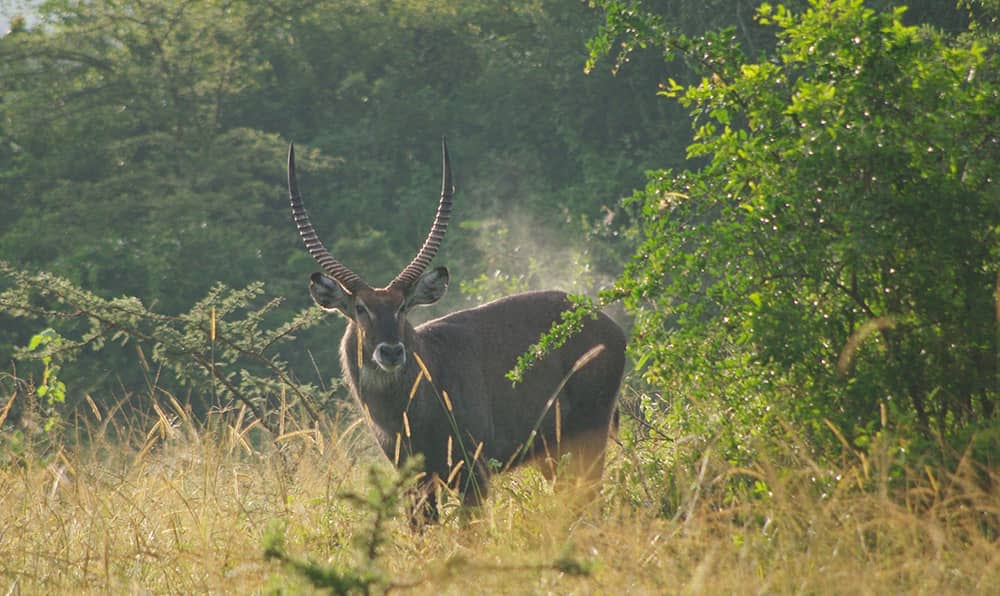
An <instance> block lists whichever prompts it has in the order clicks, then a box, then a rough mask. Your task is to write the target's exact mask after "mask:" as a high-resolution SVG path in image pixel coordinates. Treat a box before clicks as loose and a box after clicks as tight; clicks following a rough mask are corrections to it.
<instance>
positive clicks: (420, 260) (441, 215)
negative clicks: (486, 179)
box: [389, 137, 455, 287]
mask: <svg viewBox="0 0 1000 596" xmlns="http://www.w3.org/2000/svg"><path fill="white" fill-rule="evenodd" d="M441 159H442V161H443V165H442V166H441V201H440V202H439V203H438V208H437V213H436V214H435V215H434V223H433V224H431V230H430V232H428V233H427V238H426V239H425V240H424V244H423V246H421V247H420V250H419V251H418V252H417V255H416V256H415V257H413V260H412V261H410V264H409V265H407V266H406V269H403V271H402V272H401V273H400V274H399V275H397V276H396V279H394V280H392V283H391V284H389V286H390V287H393V286H395V287H405V286H408V285H410V284H412V283H413V282H415V281H416V280H417V278H419V277H420V276H421V275H422V274H423V273H424V270H426V269H427V266H428V265H430V263H431V259H433V258H434V255H435V254H437V250H438V248H439V247H440V246H441V241H442V240H443V239H444V233H445V231H447V229H448V221H449V220H450V219H451V198H452V196H454V194H455V185H454V184H453V183H452V180H451V160H450V159H449V158H448V143H447V142H446V141H445V139H444V138H443V137H442V138H441Z"/></svg>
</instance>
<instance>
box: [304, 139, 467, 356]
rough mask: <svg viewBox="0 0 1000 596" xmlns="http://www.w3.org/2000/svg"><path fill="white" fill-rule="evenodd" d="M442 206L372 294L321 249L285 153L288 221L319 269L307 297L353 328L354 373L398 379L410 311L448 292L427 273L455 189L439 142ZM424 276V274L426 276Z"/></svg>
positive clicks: (443, 279)
mask: <svg viewBox="0 0 1000 596" xmlns="http://www.w3.org/2000/svg"><path fill="white" fill-rule="evenodd" d="M441 154H442V161H443V166H442V174H441V200H440V202H439V203H438V208H437V213H436V214H435V216H434V223H433V224H432V225H431V229H430V232H428V234H427V238H426V239H425V240H424V243H423V245H422V246H421V247H420V250H419V251H417V254H416V256H414V257H413V260H412V261H410V264H409V265H407V266H406V267H405V268H404V269H403V270H402V271H401V272H400V273H399V275H397V276H396V277H395V279H393V280H392V281H391V282H390V283H389V285H387V286H385V287H384V288H372V287H371V286H370V285H368V284H367V283H365V281H364V280H362V279H361V278H360V277H359V276H358V275H357V274H356V273H354V272H353V271H351V270H350V269H348V268H347V267H345V266H344V265H342V264H341V263H340V262H339V261H337V260H336V259H335V258H333V255H331V254H330V251H328V250H327V249H326V247H325V246H323V243H322V242H321V241H320V239H319V237H318V236H317V234H316V231H315V230H314V229H313V226H312V223H310V221H309V215H308V214H307V213H306V210H305V207H304V206H303V204H302V196H301V194H300V193H299V189H298V180H297V179H296V176H295V147H294V146H293V145H290V146H289V148H288V196H289V200H290V201H291V205H292V216H293V217H294V219H295V225H296V227H298V230H299V235H300V236H301V237H302V240H303V242H305V245H306V248H307V249H308V250H309V254H311V255H312V256H313V258H314V259H315V260H316V262H317V263H318V264H319V265H320V267H322V268H323V271H321V272H316V273H313V274H312V276H311V277H310V281H309V293H310V294H311V295H312V298H313V300H314V301H315V302H316V304H317V305H319V306H320V308H322V309H324V310H327V311H337V312H339V313H341V314H342V315H344V316H345V317H347V319H348V320H349V321H350V322H351V323H352V324H353V325H354V326H355V332H356V334H357V337H358V338H359V339H358V346H359V348H360V354H359V357H358V364H359V368H360V367H361V365H362V364H367V363H368V362H371V363H372V364H374V365H375V367H377V369H378V370H381V371H384V372H385V373H390V374H392V373H398V372H400V371H401V370H402V369H403V367H404V365H405V364H406V361H407V358H408V357H409V355H408V354H407V352H408V351H409V350H410V349H412V347H411V346H412V337H413V327H412V325H411V324H410V323H409V321H408V320H407V314H408V313H409V311H410V309H411V308H413V307H415V306H424V305H428V304H434V303H435V302H437V301H438V300H440V299H441V297H442V296H444V293H445V291H446V290H447V289H448V269H447V268H445V267H437V268H435V269H432V270H430V271H426V270H427V267H428V265H429V264H430V262H431V259H433V258H434V255H435V254H436V253H437V250H438V248H439V247H440V246H441V241H442V239H443V238H444V234H445V231H446V230H447V228H448V221H449V219H450V218H451V199H452V196H453V195H454V193H455V188H454V185H453V183H452V178H451V163H450V160H449V158H448V146H447V144H446V143H445V141H444V140H442V141H441ZM425 271H426V273H425Z"/></svg>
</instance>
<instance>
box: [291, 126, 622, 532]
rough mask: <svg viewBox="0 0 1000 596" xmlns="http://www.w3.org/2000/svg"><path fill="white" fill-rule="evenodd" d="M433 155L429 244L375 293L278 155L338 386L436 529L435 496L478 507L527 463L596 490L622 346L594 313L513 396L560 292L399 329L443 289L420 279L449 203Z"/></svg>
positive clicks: (443, 275) (429, 278) (564, 304)
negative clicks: (501, 474)
mask: <svg viewBox="0 0 1000 596" xmlns="http://www.w3.org/2000/svg"><path fill="white" fill-rule="evenodd" d="M441 151H442V159H443V166H442V181H441V200H440V202H439V203H438V208H437V214H436V215H435V217H434V223H433V225H432V226H431V229H430V232H429V233H428V235H427V238H426V239H425V240H424V243H423V246H422V247H421V248H420V250H419V251H418V252H417V254H416V256H415V257H414V258H413V260H412V261H411V262H410V264H409V265H407V266H406V267H405V268H404V269H403V271H402V272H401V273H400V274H399V275H397V276H396V278H395V279H393V280H392V281H391V282H390V283H389V285H387V286H385V287H384V288H377V289H376V288H372V287H371V286H369V285H368V284H367V283H365V282H364V281H363V280H362V279H361V278H360V277H359V276H358V275H356V274H355V273H354V272H353V271H351V270H350V269H348V268H347V267H345V266H344V265H342V264H341V263H340V262H338V261H337V260H336V259H334V258H333V255H331V254H330V252H329V251H328V250H327V249H326V248H325V247H324V246H323V243H322V242H321V241H320V240H319V238H318V236H317V235H316V231H315V230H314V228H313V226H312V224H311V223H310V221H309V216H308V215H307V214H306V210H305V207H304V206H303V204H302V197H301V195H300V194H299V189H298V181H297V178H296V175H295V148H294V146H289V149H288V194H289V198H290V201H291V205H292V215H293V217H294V219H295V224H296V226H297V227H298V230H299V234H300V235H301V236H302V240H303V241H304V242H305V245H306V248H307V249H308V250H309V253H310V254H311V255H312V256H313V258H315V259H316V262H317V263H319V265H320V266H321V267H322V268H323V271H322V272H318V273H313V274H312V276H311V278H310V284H309V291H310V293H311V295H312V298H313V300H315V301H316V304H318V305H319V306H320V307H321V308H323V309H324V310H327V311H337V312H339V313H340V314H342V315H343V316H344V317H346V318H347V322H348V324H347V330H346V332H345V333H344V338H343V340H342V341H341V344H340V360H341V362H340V364H341V368H342V370H343V374H344V379H345V382H346V384H347V386H348V387H349V389H350V392H351V393H352V394H353V396H354V397H355V398H356V399H357V401H358V403H359V404H360V406H361V409H362V411H363V412H364V415H365V418H366V419H367V421H368V424H369V425H370V427H371V429H372V430H373V431H374V433H375V437H376V439H377V440H378V443H379V445H380V446H381V448H382V450H383V451H384V452H385V454H386V456H388V457H389V459H390V460H392V461H393V462H394V463H395V464H396V465H400V464H402V463H403V462H405V461H406V460H407V459H408V458H410V457H411V456H413V455H416V454H422V455H423V458H424V472H425V473H424V475H423V476H422V479H421V481H420V484H419V487H418V494H419V497H420V499H421V503H422V506H421V507H420V509H419V510H417V511H416V512H415V513H414V516H415V517H414V518H413V520H414V521H420V520H421V519H431V520H433V519H436V517H437V507H436V501H435V492H436V488H437V486H440V485H443V486H447V487H449V488H455V489H457V490H458V491H459V492H460V493H461V494H462V495H463V501H464V503H466V504H478V503H479V502H480V501H481V500H482V499H483V497H484V496H485V495H486V490H487V484H488V479H489V475H490V473H491V472H493V471H496V470H498V469H500V470H503V469H507V468H510V467H513V466H516V465H519V464H520V463H522V462H525V461H532V460H534V461H536V462H539V463H540V464H541V466H540V467H541V468H542V471H543V472H544V473H546V475H547V476H549V477H550V478H551V477H552V474H553V473H554V471H555V468H554V467H553V465H554V462H560V460H561V461H562V462H563V463H562V468H560V469H566V470H567V471H568V472H569V473H570V477H573V478H575V479H577V480H582V481H583V482H585V483H588V484H590V485H591V487H594V486H596V485H597V483H598V482H599V481H600V477H601V472H602V470H603V466H604V449H605V444H606V443H607V439H608V434H609V431H610V430H611V427H612V424H613V420H614V419H615V415H616V404H617V398H618V389H619V385H620V383H621V379H622V372H623V369H624V366H625V335H624V333H623V332H622V329H621V328H620V327H619V326H618V325H617V324H615V322H614V321H612V320H611V319H610V318H609V317H607V316H606V315H605V314H603V313H599V314H598V315H597V317H596V318H595V319H593V320H588V321H587V322H586V323H585V324H584V326H583V329H582V330H581V331H580V332H578V333H576V334H575V335H573V336H572V337H571V338H570V339H569V340H568V341H567V342H566V344H565V345H564V346H563V347H561V348H559V349H558V350H555V351H554V352H552V353H550V354H548V355H547V356H545V357H544V358H543V359H541V360H540V361H539V362H537V363H536V364H535V365H534V367H533V368H531V369H529V370H528V371H527V373H526V374H525V376H524V378H523V380H522V381H521V382H520V383H518V384H516V385H513V384H512V383H511V382H510V381H509V380H508V379H507V378H506V377H505V373H506V372H507V371H509V370H510V369H511V368H513V367H514V364H515V362H516V360H517V357H518V356H519V355H520V354H522V353H524V352H526V351H527V350H528V349H529V347H530V346H531V345H532V344H533V343H535V342H537V341H538V339H539V337H540V336H541V335H542V334H543V333H544V332H545V331H547V330H548V329H549V328H550V327H551V325H552V324H553V322H555V321H558V320H559V319H560V314H561V313H562V312H563V311H565V310H567V309H569V308H570V303H569V301H568V300H567V299H566V295H565V294H564V293H562V292H556V291H543V292H529V293H524V294H517V295H514V296H508V297H506V298H501V299H499V300H496V301H494V302H490V303H488V304H484V305H482V306H478V307H475V308H470V309H467V310H461V311H458V312H454V313H452V314H449V315H447V316H444V317H441V318H439V319H435V320H433V321H430V322H427V323H424V324H422V325H420V326H418V327H414V326H413V325H412V324H410V322H409V321H408V320H407V315H408V314H409V312H410V309H412V308H413V307H415V306H424V305H428V304H433V303H435V302H437V301H438V300H439V299H440V298H441V297H442V296H443V295H444V293H445V290H447V288H448V270H447V269H446V268H445V267H437V268H435V269H431V270H430V271H426V270H427V268H428V265H430V262H431V259H433V258H434V255H435V253H436V252H437V250H438V247H439V246H440V245H441V240H442V239H443V238H444V234H445V230H446V228H447V226H448V221H449V219H450V218H451V206H452V196H453V195H454V192H455V189H454V186H453V184H452V174H451V162H450V160H449V157H448V147H447V144H446V143H445V142H444V141H443V140H442V143H441ZM425 271H426V272H425ZM565 454H568V456H567V457H565V458H562V456H563V455H565ZM546 462H547V464H546ZM557 483H558V481H557Z"/></svg>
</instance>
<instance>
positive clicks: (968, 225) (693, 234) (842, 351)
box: [591, 0, 1000, 445]
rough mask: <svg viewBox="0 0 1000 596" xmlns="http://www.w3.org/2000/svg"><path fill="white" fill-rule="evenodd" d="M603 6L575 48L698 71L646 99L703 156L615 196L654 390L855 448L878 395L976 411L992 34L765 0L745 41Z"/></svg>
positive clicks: (639, 351)
mask: <svg viewBox="0 0 1000 596" xmlns="http://www.w3.org/2000/svg"><path fill="white" fill-rule="evenodd" d="M602 4H603V7H604V10H605V11H606V14H607V15H608V21H607V26H606V27H605V28H604V29H603V30H602V31H601V32H600V33H599V35H598V36H597V38H596V39H595V41H593V42H592V43H591V48H592V57H593V58H598V57H600V56H601V55H604V54H606V53H609V52H610V51H611V48H612V47H621V48H623V53H621V54H618V62H619V63H621V62H622V61H623V59H624V58H625V57H626V56H627V53H628V51H629V50H631V49H632V48H633V47H637V46H639V45H650V46H653V47H658V48H660V49H662V51H663V53H664V54H665V55H666V56H667V57H668V58H672V57H675V56H682V57H685V58H687V59H688V62H689V63H691V64H693V65H694V67H695V68H697V69H698V71H699V72H700V78H699V79H697V80H695V81H693V82H692V83H690V84H684V83H679V82H676V81H673V80H670V81H669V82H668V83H666V84H665V85H664V87H663V89H662V92H661V95H663V96H666V97H669V98H674V99H676V100H677V101H679V102H680V103H681V105H683V106H684V107H685V108H687V109H688V110H689V113H690V116H691V121H692V125H693V130H694V136H693V142H692V143H691V144H689V145H688V148H687V154H688V157H689V158H690V159H691V160H694V161H693V163H701V164H703V165H701V166H700V167H697V168H695V169H685V170H679V171H672V170H661V171H656V172H653V173H651V174H650V175H649V179H648V182H647V185H646V187H645V189H644V190H642V191H639V192H637V193H636V194H635V195H634V197H633V199H632V200H633V203H634V204H635V205H636V208H637V209H641V213H642V216H641V224H640V228H641V231H642V236H643V237H644V241H643V243H642V245H641V247H640V248H639V250H638V251H637V252H636V254H635V256H634V257H633V259H632V262H631V263H630V264H629V265H628V267H627V270H626V272H625V274H624V275H623V277H622V278H621V280H620V281H619V283H618V285H617V287H616V291H617V293H618V295H620V296H623V297H624V299H625V301H626V304H627V305H628V306H629V308H630V309H632V310H633V311H634V312H635V314H636V316H637V321H636V329H635V333H634V334H633V339H632V351H633V354H634V355H635V357H636V358H637V361H638V363H639V364H640V366H641V367H642V369H643V373H644V375H645V377H646V378H647V379H648V380H649V381H650V382H652V383H654V384H655V385H656V386H657V387H660V388H662V389H663V399H664V401H663V403H662V404H660V405H659V406H658V407H660V408H661V409H662V408H668V409H669V408H671V407H674V406H668V405H667V404H670V403H671V402H675V404H685V403H687V404H691V403H699V402H700V403H701V404H705V403H708V404H710V409H712V410H715V411H720V412H726V413H728V414H722V418H723V421H722V426H723V427H726V428H729V429H730V430H734V432H733V433H731V434H730V438H732V439H733V440H734V441H736V442H737V443H740V444H743V445H746V444H747V442H748V441H752V438H751V437H752V434H753V432H754V430H753V429H757V430H758V431H759V430H760V429H762V428H765V427H766V426H767V425H766V423H765V422H766V421H767V420H768V419H770V418H772V417H773V416H772V415H773V414H774V413H776V412H777V411H778V410H781V412H782V415H783V416H791V417H792V419H794V420H797V421H799V422H802V423H805V424H806V426H807V428H808V427H809V426H812V428H814V429H815V430H820V429H822V428H823V426H824V422H823V421H824V420H827V421H830V422H831V423H833V424H834V425H835V426H837V427H839V428H841V429H844V430H845V431H846V432H847V434H848V435H849V436H850V437H851V438H852V439H853V440H854V441H855V442H856V443H857V444H863V443H864V441H865V440H867V439H866V438H867V437H869V436H871V434H872V433H873V432H875V431H876V430H877V429H878V425H879V421H880V415H879V407H880V404H881V405H882V406H884V407H886V408H887V410H888V412H889V415H890V416H891V417H892V418H893V420H895V421H897V422H900V423H901V424H903V425H909V426H910V427H911V428H913V429H914V430H917V431H919V432H918V433H916V434H915V435H913V436H914V437H920V436H925V437H928V438H929V435H927V434H926V433H928V432H933V433H935V434H936V435H937V436H938V437H953V436H955V434H956V433H960V432H962V431H963V429H966V428H970V427H971V428H982V427H984V426H988V425H990V424H992V421H994V420H995V417H996V405H997V398H998V395H997V386H996V382H997V372H998V371H997V359H998V353H997V344H998V341H997V332H998V331H997V325H998V321H997V314H996V308H995V304H996V302H995V296H994V292H995V289H996V288H997V287H1000V285H998V282H1000V278H998V271H1000V239H998V235H997V234H998V231H1000V227H998V222H1000V195H998V190H997V183H996V179H995V176H996V169H997V168H996V166H997V163H998V158H1000V137H998V135H997V131H1000V89H998V81H997V66H998V62H997V61H998V57H997V53H996V46H995V45H994V44H993V42H992V41H991V40H990V38H988V37H984V36H980V35H975V34H966V35H962V36H958V37H956V36H951V35H948V34H945V33H942V32H941V31H939V30H935V29H932V28H930V27H917V26H910V25H906V24H904V23H903V20H902V19H903V16H904V9H901V8H899V9H894V10H888V11H876V10H874V9H872V8H869V7H867V6H866V5H865V4H864V3H862V2H861V1H860V0H811V1H810V2H809V6H808V7H807V8H806V9H805V10H800V11H793V10H790V9H788V8H786V7H785V6H782V5H771V4H767V3H764V4H761V6H760V7H759V8H758V10H757V13H756V20H757V22H758V23H759V24H760V25H763V26H768V27H773V28H774V29H775V35H776V40H777V44H776V46H775V49H774V51H773V52H771V53H768V54H766V55H760V56H748V55H747V54H746V52H745V51H744V49H743V47H742V46H741V45H740V44H739V43H738V41H737V39H736V38H735V37H734V35H733V32H732V30H722V31H717V32H710V33H707V34H705V35H702V36H697V37H685V36H683V35H681V34H678V33H677V32H675V31H673V30H672V29H671V28H670V27H669V26H667V25H666V24H665V22H664V20H662V19H661V18H660V17H658V16H657V15H654V14H650V13H648V12H642V11H641V10H640V9H639V8H638V7H636V6H635V5H634V3H633V4H631V5H629V6H627V7H626V6H624V3H619V2H605V3H602ZM619 39H624V40H625V41H623V42H619V41H618V40H619ZM673 411H675V412H676V413H677V416H678V418H679V419H681V420H687V422H688V423H689V424H694V418H695V417H694V416H691V415H690V412H688V409H687V408H686V407H685V406H684V405H679V406H676V408H675V409H674V410H673ZM702 411H703V410H702ZM714 422H718V420H716V421H714ZM698 424H706V422H705V420H704V419H702V420H700V421H698Z"/></svg>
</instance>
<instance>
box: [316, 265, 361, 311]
mask: <svg viewBox="0 0 1000 596" xmlns="http://www.w3.org/2000/svg"><path fill="white" fill-rule="evenodd" d="M309 294H310V295H312V299H313V300H314V301H315V302H316V304H318V305H319V307H320V308H322V309H323V310H326V311H330V310H339V311H340V312H341V313H343V314H344V315H346V316H350V315H348V313H349V312H350V309H349V308H348V307H349V306H350V301H351V296H350V294H348V293H347V291H346V290H344V287H343V286H341V285H340V284H339V283H337V280H335V279H333V278H332V277H328V276H326V275H323V274H322V273H313V274H312V276H310V277H309Z"/></svg>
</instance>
